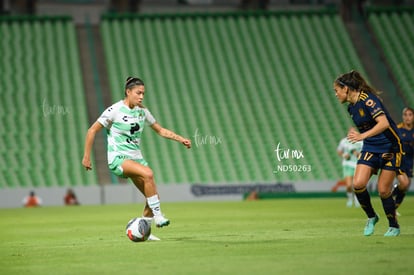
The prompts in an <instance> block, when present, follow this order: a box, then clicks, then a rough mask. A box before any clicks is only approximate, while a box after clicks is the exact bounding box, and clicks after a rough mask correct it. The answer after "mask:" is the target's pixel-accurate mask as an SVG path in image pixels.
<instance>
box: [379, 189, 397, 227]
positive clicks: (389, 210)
mask: <svg viewBox="0 0 414 275" xmlns="http://www.w3.org/2000/svg"><path fill="white" fill-rule="evenodd" d="M381 202H382V207H383V208H384V212H385V215H387V219H388V223H389V225H390V227H395V228H399V227H400V226H399V225H398V222H397V216H396V213H395V202H394V199H393V198H392V196H391V195H390V196H388V197H387V198H381Z"/></svg>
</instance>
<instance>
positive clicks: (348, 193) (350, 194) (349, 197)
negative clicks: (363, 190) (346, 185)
mask: <svg viewBox="0 0 414 275" xmlns="http://www.w3.org/2000/svg"><path fill="white" fill-rule="evenodd" d="M346 196H347V197H348V201H353V199H354V193H352V192H346Z"/></svg>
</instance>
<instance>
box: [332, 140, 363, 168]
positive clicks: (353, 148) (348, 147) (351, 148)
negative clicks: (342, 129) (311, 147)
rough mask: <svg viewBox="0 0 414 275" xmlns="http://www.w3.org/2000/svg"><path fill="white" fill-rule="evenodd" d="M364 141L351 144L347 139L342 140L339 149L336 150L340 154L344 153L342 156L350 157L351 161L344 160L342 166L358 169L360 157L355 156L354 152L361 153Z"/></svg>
mask: <svg viewBox="0 0 414 275" xmlns="http://www.w3.org/2000/svg"><path fill="white" fill-rule="evenodd" d="M362 144H363V142H362V141H358V142H355V143H352V142H350V141H349V140H348V139H347V138H343V139H341V141H340V142H339V145H338V148H337V149H336V150H337V151H338V152H342V154H348V155H350V158H349V159H345V158H342V165H343V166H348V167H353V168H355V167H356V164H357V161H358V157H357V155H355V154H354V152H357V153H359V152H361V149H362Z"/></svg>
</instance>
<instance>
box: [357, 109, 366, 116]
mask: <svg viewBox="0 0 414 275" xmlns="http://www.w3.org/2000/svg"><path fill="white" fill-rule="evenodd" d="M358 112H359V116H360V117H364V116H365V112H364V109H362V108H361V109H359V110H358Z"/></svg>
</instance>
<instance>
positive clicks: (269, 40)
mask: <svg viewBox="0 0 414 275" xmlns="http://www.w3.org/2000/svg"><path fill="white" fill-rule="evenodd" d="M413 4H414V1H413V0H400V1H380V0H378V1H374V0H372V1H368V0H367V1H357V0H343V1H339V0H337V1H335V0H325V1H324V0H307V1H306V0H290V1H289V0H280V1H276V0H267V1H261V0H250V1H248V0H241V1H238V0H178V1H173V0H170V1H168V0H163V1H161V0H159V1H158V0H154V1H150V0H141V1H132V0H124V1H109V0H108V1H104V0H103V1H99V0H89V1H88V0H55V1H51V0H49V1H47V0H44V1H41V0H38V1H29V0H16V1H11V0H10V1H6V0H1V1H0V14H1V16H0V56H1V60H0V98H1V106H0V107H1V108H0V110H1V111H0V115H1V121H2V123H1V124H0V141H1V146H0V153H1V157H0V169H1V173H0V207H19V206H21V205H22V198H23V197H24V196H25V195H27V194H28V193H29V192H30V191H32V190H34V191H35V192H36V194H38V195H39V196H41V197H42V199H43V204H44V205H63V196H64V194H65V193H66V190H67V189H69V188H70V189H71V190H74V192H75V193H76V194H77V197H78V199H79V201H80V203H83V204H100V203H102V204H103V203H129V202H136V201H143V198H142V195H140V194H138V192H137V191H136V190H135V187H134V186H133V185H132V184H130V183H128V182H127V181H125V180H122V179H119V178H117V177H115V176H114V175H111V174H110V173H109V170H108V168H107V158H106V134H105V133H100V134H99V135H98V136H97V137H96V140H95V146H94V151H93V167H94V169H93V170H92V171H89V172H86V171H85V170H84V169H83V167H82V165H81V160H82V156H83V145H84V137H85V134H86V131H87V129H88V127H89V126H90V125H91V124H92V123H93V122H94V121H96V119H97V118H98V117H99V115H100V114H101V113H102V112H103V111H104V109H105V108H106V107H108V106H110V105H111V104H112V103H114V102H116V101H118V100H121V99H122V98H123V93H124V91H123V83H124V80H125V79H126V77H127V76H136V77H140V78H142V79H143V80H144V82H145V86H146V95H145V105H146V106H147V107H148V108H149V109H150V110H151V112H152V113H153V114H154V116H155V117H156V119H157V120H158V122H159V123H160V124H161V125H163V126H164V127H166V128H169V129H172V130H173V131H175V132H177V133H178V134H180V135H182V136H185V137H188V138H190V139H192V142H193V148H192V149H191V150H186V149H185V148H184V147H183V146H182V145H180V144H178V143H174V142H171V141H168V140H166V139H162V138H159V137H158V136H157V135H156V134H155V132H153V131H150V130H149V127H148V129H147V130H146V131H144V137H143V140H142V147H143V153H144V157H145V158H146V159H147V161H148V162H149V163H150V166H151V167H152V169H153V170H154V172H155V178H156V181H157V184H158V188H159V192H160V194H161V197H162V198H163V200H164V201H185V200H217V199H241V198H243V196H245V195H246V194H249V193H250V192H251V191H254V190H256V191H258V192H263V193H266V194H273V193H274V194H277V193H300V192H326V193H329V192H331V188H332V186H334V185H335V183H336V182H337V181H339V180H340V179H341V177H342V175H341V174H342V173H341V171H342V168H341V159H340V158H339V157H338V155H337V153H336V148H337V146H338V143H339V141H340V140H341V138H343V137H345V135H346V132H347V130H348V128H349V127H350V126H351V125H352V123H351V120H350V118H349V116H348V114H347V111H346V106H342V105H341V104H339V103H338V101H337V99H336V97H335V93H334V92H333V88H332V83H333V80H334V79H335V78H336V77H337V76H338V75H339V74H342V73H344V72H348V71H350V70H353V69H354V70H358V71H360V72H361V73H362V74H363V75H364V76H366V78H367V79H368V80H369V82H370V83H371V84H372V85H373V86H375V87H377V88H378V89H379V90H382V91H384V93H383V94H382V98H383V100H384V102H385V104H386V106H387V107H388V109H389V111H390V113H391V114H392V116H393V118H394V120H395V121H396V122H400V121H401V111H402V109H403V108H404V107H405V106H411V107H413V106H414V93H413V87H414V32H413V29H414V5H413ZM374 188H375V187H374ZM270 196H272V195H270Z"/></svg>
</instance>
